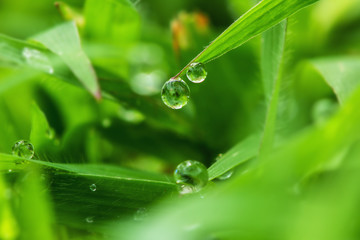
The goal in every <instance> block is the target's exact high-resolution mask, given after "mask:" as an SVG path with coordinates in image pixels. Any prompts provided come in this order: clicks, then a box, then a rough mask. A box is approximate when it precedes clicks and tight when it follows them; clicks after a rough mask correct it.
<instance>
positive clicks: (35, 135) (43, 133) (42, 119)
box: [30, 103, 50, 147]
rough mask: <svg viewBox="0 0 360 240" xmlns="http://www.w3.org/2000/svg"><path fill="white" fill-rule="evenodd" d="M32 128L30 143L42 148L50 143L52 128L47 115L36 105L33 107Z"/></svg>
mask: <svg viewBox="0 0 360 240" xmlns="http://www.w3.org/2000/svg"><path fill="white" fill-rule="evenodd" d="M32 109H33V110H32V127H31V132H30V141H31V143H32V144H34V145H35V146H37V147H38V146H41V145H43V144H46V143H47V142H48V141H49V134H50V132H49V131H50V126H49V123H48V121H47V119H46V116H45V114H44V113H43V112H42V111H41V109H40V108H39V106H38V105H36V103H33V106H32Z"/></svg>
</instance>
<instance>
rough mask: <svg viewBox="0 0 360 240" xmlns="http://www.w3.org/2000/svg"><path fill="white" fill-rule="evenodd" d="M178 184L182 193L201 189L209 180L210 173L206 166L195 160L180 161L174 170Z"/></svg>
mask: <svg viewBox="0 0 360 240" xmlns="http://www.w3.org/2000/svg"><path fill="white" fill-rule="evenodd" d="M174 178H175V181H176V184H178V186H179V192H180V193H181V194H187V193H193V192H198V191H200V190H201V189H202V188H203V187H205V185H206V184H207V182H208V179H209V175H208V172H207V169H206V167H205V166H204V165H203V164H202V163H200V162H198V161H193V160H187V161H185V162H182V163H180V164H179V165H178V166H177V167H176V170H175V172H174Z"/></svg>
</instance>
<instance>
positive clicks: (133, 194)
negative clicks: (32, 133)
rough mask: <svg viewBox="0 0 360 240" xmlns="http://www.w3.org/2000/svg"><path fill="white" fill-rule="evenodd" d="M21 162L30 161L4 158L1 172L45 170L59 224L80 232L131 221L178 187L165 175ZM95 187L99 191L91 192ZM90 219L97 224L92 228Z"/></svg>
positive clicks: (0, 156)
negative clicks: (139, 212)
mask: <svg viewBox="0 0 360 240" xmlns="http://www.w3.org/2000/svg"><path fill="white" fill-rule="evenodd" d="M19 160H25V161H26V159H22V158H18V157H16V156H11V155H7V154H0V167H1V168H0V169H1V170H2V171H4V172H7V168H12V172H18V171H19V170H20V169H23V168H29V167H33V166H34V167H39V168H40V169H42V171H43V172H44V174H45V176H46V178H47V179H48V182H49V183H51V184H50V186H49V190H50V193H51V196H52V199H53V200H54V207H55V210H56V215H57V219H58V221H59V222H62V223H64V224H67V225H70V226H74V227H79V228H85V229H86V228H89V229H91V228H94V229H93V230H95V228H96V226H98V227H99V228H101V227H104V226H105V225H106V224H107V222H108V221H111V220H119V219H121V218H126V217H129V215H130V216H131V214H134V213H135V212H136V211H137V210H138V209H139V208H142V207H147V206H148V205H149V204H151V203H153V202H154V201H156V200H158V199H160V198H161V197H164V196H167V195H169V194H171V193H173V192H174V191H176V185H175V184H174V183H173V182H172V181H171V180H170V179H169V178H168V177H167V176H165V175H158V174H154V173H148V172H141V171H137V170H131V169H126V168H121V167H116V166H108V165H92V164H60V163H52V162H45V161H38V160H29V161H28V163H27V164H26V163H25V164H15V163H16V162H19ZM9 174H11V173H9ZM93 184H94V186H95V189H93V190H91V188H90V186H91V185H93ZM74 209H76V210H74ZM87 218H91V219H93V221H94V222H96V223H97V224H96V225H91V224H88V223H87V221H88V220H86V219H87ZM91 221H92V220H91ZM95 231H96V230H95ZM99 231H100V230H99Z"/></svg>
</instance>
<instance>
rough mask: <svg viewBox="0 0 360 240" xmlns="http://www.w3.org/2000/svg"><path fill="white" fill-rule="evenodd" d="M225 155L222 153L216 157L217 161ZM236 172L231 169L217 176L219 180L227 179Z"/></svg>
mask: <svg viewBox="0 0 360 240" xmlns="http://www.w3.org/2000/svg"><path fill="white" fill-rule="evenodd" d="M222 157H223V154H222V153H220V154H219V155H218V156H217V157H216V158H215V161H219V160H220V159H221V158H222ZM233 174H234V170H232V169H231V170H229V171H227V172H225V173H224V174H222V175H221V176H219V177H217V179H218V180H227V179H229V178H231V176H232V175H233Z"/></svg>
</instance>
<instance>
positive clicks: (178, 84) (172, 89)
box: [161, 78, 190, 109]
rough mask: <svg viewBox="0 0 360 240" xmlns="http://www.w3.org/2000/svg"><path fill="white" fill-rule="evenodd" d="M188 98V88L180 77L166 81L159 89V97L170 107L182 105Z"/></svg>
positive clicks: (174, 107) (175, 107) (180, 106)
mask: <svg viewBox="0 0 360 240" xmlns="http://www.w3.org/2000/svg"><path fill="white" fill-rule="evenodd" d="M189 98H190V88H189V86H188V85H187V84H186V83H185V82H184V81H183V80H182V79H181V78H176V79H174V78H172V79H170V80H169V81H167V82H166V83H165V84H164V86H163V87H162V90H161V99H162V101H163V102H164V103H165V105H166V106H168V107H170V108H172V109H180V108H182V107H184V106H185V105H186V104H187V103H188V101H189Z"/></svg>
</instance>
